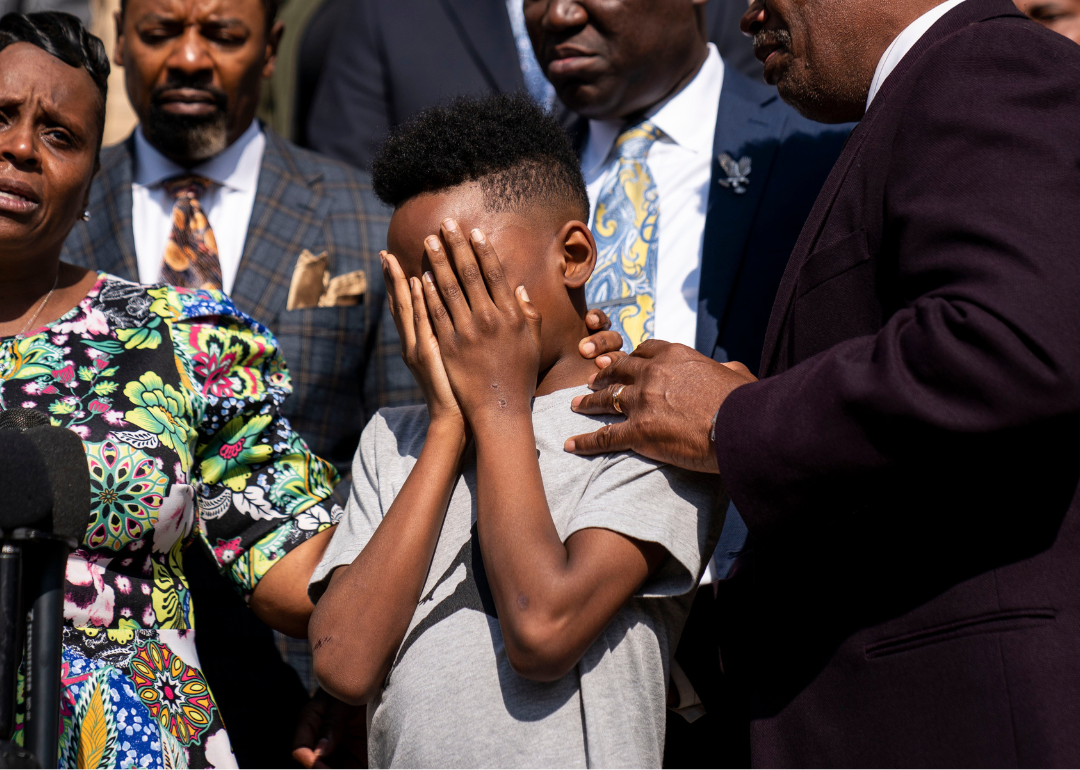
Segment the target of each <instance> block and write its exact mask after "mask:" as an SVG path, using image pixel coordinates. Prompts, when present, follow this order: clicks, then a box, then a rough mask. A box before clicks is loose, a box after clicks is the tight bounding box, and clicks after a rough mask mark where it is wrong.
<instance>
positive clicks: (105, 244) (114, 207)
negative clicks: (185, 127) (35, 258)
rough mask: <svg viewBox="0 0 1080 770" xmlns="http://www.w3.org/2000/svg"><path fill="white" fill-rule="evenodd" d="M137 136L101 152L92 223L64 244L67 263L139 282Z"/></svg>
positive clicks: (79, 227)
mask: <svg viewBox="0 0 1080 770" xmlns="http://www.w3.org/2000/svg"><path fill="white" fill-rule="evenodd" d="M134 153H135V138H134V135H132V136H129V137H128V138H127V140H126V141H124V142H122V143H121V144H118V145H115V146H113V147H107V148H105V149H104V150H102V152H101V169H100V170H99V171H98V175H97V178H96V179H95V180H94V184H93V187H91V190H90V205H89V211H90V219H89V221H87V222H79V223H78V224H76V226H75V228H74V229H73V230H72V231H71V235H69V236H68V239H67V242H66V243H65V244H64V255H63V259H65V260H67V261H71V262H75V263H76V264H81V265H85V266H87V267H89V268H91V269H92V270H103V271H105V272H107V273H112V274H113V275H116V276H118V277H120V278H126V279H128V280H131V281H138V280H139V265H138V260H137V259H136V258H135V233H134V230H133V229H132V224H131V221H132V220H131V179H132V174H133V171H132V169H133V165H134Z"/></svg>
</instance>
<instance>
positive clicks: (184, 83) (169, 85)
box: [150, 78, 229, 112]
mask: <svg viewBox="0 0 1080 770" xmlns="http://www.w3.org/2000/svg"><path fill="white" fill-rule="evenodd" d="M179 89H188V90H191V91H199V92H201V93H204V94H206V95H207V96H208V97H210V100H211V101H212V102H213V104H214V106H216V107H217V108H218V110H220V111H221V112H225V111H226V109H227V108H228V105H229V97H228V96H226V94H225V92H224V91H222V90H221V89H220V88H215V87H214V86H211V85H207V84H206V83H203V82H198V81H195V80H189V79H181V78H177V79H173V80H169V81H168V82H166V83H163V84H161V85H159V86H154V88H153V90H151V91H150V103H151V104H153V105H154V106H157V107H160V106H161V104H162V103H163V97H164V95H165V94H166V93H167V92H169V91H176V90H179Z"/></svg>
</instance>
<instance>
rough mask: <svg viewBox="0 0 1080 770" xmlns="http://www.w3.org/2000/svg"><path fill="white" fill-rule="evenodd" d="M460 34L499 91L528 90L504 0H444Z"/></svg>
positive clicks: (493, 85) (486, 75)
mask: <svg viewBox="0 0 1080 770" xmlns="http://www.w3.org/2000/svg"><path fill="white" fill-rule="evenodd" d="M441 1H442V4H443V5H444V6H446V11H447V14H448V15H449V17H450V21H451V23H452V24H453V25H454V28H455V29H456V31H457V33H458V35H460V36H461V39H462V40H463V41H464V43H465V47H466V48H467V49H468V51H469V53H470V54H471V55H472V57H473V59H474V60H475V61H476V63H477V64H478V65H479V66H480V69H481V70H482V71H483V73H484V76H485V77H486V78H487V80H488V82H489V83H490V84H491V87H492V89H493V90H495V91H499V92H504V93H508V92H511V91H522V90H524V89H525V78H524V76H523V75H522V74H521V63H520V62H519V61H518V56H517V44H516V43H515V41H514V30H513V29H512V28H511V27H510V17H509V16H507V14H506V5H505V3H504V2H503V0H441Z"/></svg>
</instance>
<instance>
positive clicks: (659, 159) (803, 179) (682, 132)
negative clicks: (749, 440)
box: [525, 0, 848, 766]
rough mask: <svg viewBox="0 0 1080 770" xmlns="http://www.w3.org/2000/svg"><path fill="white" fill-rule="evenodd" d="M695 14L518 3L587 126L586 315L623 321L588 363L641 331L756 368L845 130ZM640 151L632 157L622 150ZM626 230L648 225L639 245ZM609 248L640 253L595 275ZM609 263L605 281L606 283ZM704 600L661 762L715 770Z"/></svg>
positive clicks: (720, 572) (590, 3)
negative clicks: (788, 93) (785, 89)
mask: <svg viewBox="0 0 1080 770" xmlns="http://www.w3.org/2000/svg"><path fill="white" fill-rule="evenodd" d="M705 12H706V3H705V0H665V2H659V3H656V2H650V3H647V2H641V1H640V0H626V2H622V3H616V4H612V3H605V2H599V1H598V0H533V2H529V3H526V5H525V16H526V23H527V25H528V28H529V33H530V36H531V38H532V41H533V45H534V47H535V49H536V52H537V58H538V59H539V61H540V64H541V66H542V67H543V68H544V71H545V73H546V74H547V76H548V77H549V78H550V79H551V81H552V83H553V84H554V86H555V89H556V92H557V93H558V96H559V98H560V99H561V101H562V102H563V103H564V104H565V105H566V106H567V107H568V108H569V109H571V110H573V111H574V112H576V113H578V114H579V115H581V116H583V123H585V125H583V126H581V128H582V132H581V134H582V139H581V141H580V148H581V157H582V169H583V171H584V173H585V180H586V183H587V185H588V190H589V197H590V204H591V208H592V211H593V222H592V223H591V225H592V229H593V232H594V234H596V237H597V244H598V247H599V248H600V251H601V253H602V255H601V258H600V259H599V260H598V267H597V273H595V274H594V278H593V283H594V284H595V283H597V282H598V276H599V280H603V281H605V282H606V283H608V284H610V285H611V286H615V285H617V284H618V285H621V286H622V287H623V290H622V291H621V293H620V290H618V289H615V295H614V296H609V292H608V291H607V290H604V292H600V291H596V290H594V289H593V286H592V285H590V290H589V292H590V293H588V298H589V301H590V305H591V306H592V307H596V308H599V309H602V310H604V311H605V312H606V313H607V314H608V315H609V316H611V318H612V321H613V322H614V323H615V325H616V327H617V328H618V327H619V319H620V318H621V317H624V316H626V317H627V322H626V325H625V328H622V329H621V331H622V332H623V334H622V335H620V336H616V335H615V334H614V333H613V332H608V333H604V334H600V335H596V336H595V337H593V338H590V339H588V340H585V341H583V348H582V352H583V353H584V354H586V355H590V356H593V355H597V354H598V350H597V349H596V348H593V349H591V350H589V349H586V348H587V347H588V346H589V345H597V346H599V350H600V351H603V350H611V349H617V348H618V347H620V346H621V347H622V348H623V350H625V351H629V350H630V349H631V348H632V347H634V346H636V345H637V344H638V343H639V342H641V341H642V336H641V334H642V332H643V331H644V334H645V337H646V338H648V337H653V338H657V339H663V340H667V341H670V342H679V343H683V344H685V345H687V346H688V347H691V348H696V349H697V350H698V351H700V352H701V353H703V354H704V355H706V356H708V357H710V358H712V359H715V360H717V361H728V360H739V361H745V362H747V363H748V364H749V365H754V366H756V362H757V360H758V359H759V358H760V355H761V348H762V343H763V341H764V338H765V329H766V326H767V325H768V320H769V311H770V309H771V307H772V304H773V298H774V297H775V295H776V289H777V286H778V285H779V283H780V278H781V276H782V274H783V272H784V267H785V265H786V264H787V260H788V256H789V255H790V254H791V250H792V247H793V246H794V245H795V241H796V238H797V237H798V234H799V231H800V229H801V228H802V225H803V222H804V221H805V219H806V217H807V215H808V214H809V212H810V208H811V206H812V205H813V202H814V199H815V198H816V197H817V194H818V192H819V191H820V189H821V186H822V184H823V183H824V181H825V178H826V176H827V175H828V173H829V171H830V169H831V168H832V166H833V163H834V161H835V160H836V157H837V156H838V155H839V153H840V150H841V148H842V146H843V144H844V140H845V139H846V137H847V135H848V128H847V127H846V126H840V127H838V126H825V125H822V124H819V123H814V122H812V121H809V120H807V119H805V118H803V117H801V116H800V115H799V114H798V113H797V112H795V110H793V109H792V108H790V107H788V106H787V105H786V104H784V103H783V102H782V101H781V100H780V99H779V97H778V96H777V93H776V90H775V89H774V88H772V87H770V86H767V85H765V84H763V83H761V82H760V81H755V80H752V79H750V78H748V77H747V76H746V75H743V74H742V73H740V72H739V71H738V70H737V69H736V68H735V67H733V66H731V65H729V64H728V63H727V62H726V61H725V60H724V59H723V58H722V57H721V56H720V54H719V52H718V50H717V48H716V46H715V45H713V44H712V43H710V42H708V33H707V24H706V21H707V20H706V13H705ZM643 143H644V144H643ZM635 144H636V145H637V146H638V147H639V152H638V157H636V158H631V157H629V155H633V153H628V152H626V151H624V149H623V148H627V147H631V146H632V145H635ZM646 145H647V146H646ZM626 179H630V180H631V181H629V182H627V183H626V185H624V184H623V180H626ZM642 180H645V181H644V182H643V181H642ZM627 185H628V186H627ZM635 191H637V192H635ZM635 201H636V203H635ZM635 218H636V219H637V220H638V221H644V222H653V225H651V226H650V227H648V228H645V229H643V230H642V231H641V232H638V230H636V229H635V225H634V222H633V220H634V219H635ZM628 230H629V231H632V232H628ZM609 243H610V246H611V248H612V249H615V250H617V249H618V248H620V244H627V243H634V244H636V245H632V246H629V247H627V253H626V254H622V255H614V254H612V255H611V256H610V258H609V259H607V260H606V261H605V260H604V258H603V254H604V253H606V251H605V250H606V249H607V246H606V245H605V244H609ZM646 253H647V254H648V256H647V258H646V256H645V255H646ZM639 258H640V261H641V262H642V266H641V268H642V269H641V270H638V269H637V268H636V267H635V268H634V274H633V275H628V274H625V275H624V274H621V273H619V271H620V270H621V269H622V268H620V267H618V265H619V264H621V263H624V262H627V261H630V262H632V261H634V260H636V259H639ZM605 263H606V264H610V265H611V266H612V269H613V270H614V271H615V273H612V272H610V271H609V272H607V273H603V274H601V271H603V270H605V268H604V267H603V265H604V264H605ZM617 273H619V274H617ZM643 281H644V283H643ZM645 283H647V284H648V285H644V284H645ZM630 287H634V289H633V291H631V290H630ZM633 302H636V303H637V305H635V306H633V307H631V306H630V305H629V304H627V303H633ZM638 306H640V312H639V310H638ZM629 316H633V319H631V318H629ZM635 324H636V328H638V331H635V330H634V328H631V327H635ZM646 330H647V331H646ZM729 522H730V523H729V525H728V528H727V531H725V536H724V538H723V539H722V540H721V547H720V549H718V551H717V556H716V557H714V559H713V562H712V564H711V565H710V567H709V570H708V571H707V573H706V576H705V580H706V581H707V582H712V581H715V580H717V579H719V578H722V577H725V576H726V574H727V565H728V564H729V563H730V554H731V552H732V551H738V550H739V548H740V547H741V544H742V538H743V536H744V534H745V529H743V528H742V527H741V526H740V525H741V522H740V521H739V520H738V517H737V516H736V515H734V512H731V513H729ZM713 601H714V591H713V590H711V589H709V590H703V591H701V592H700V593H699V596H698V600H697V603H696V605H695V610H694V612H693V613H692V615H691V619H690V621H689V623H688V627H687V631H686V633H685V634H684V638H683V642H682V645H681V647H680V650H679V653H678V655H677V656H676V657H677V660H678V662H679V664H680V665H681V667H682V668H683V669H685V673H686V674H687V675H688V677H689V680H690V682H691V683H692V684H693V689H694V690H696V695H697V696H698V697H700V699H701V700H702V701H703V702H704V707H705V709H706V710H707V712H708V713H707V716H704V717H701V718H700V719H699V720H696V721H695V723H694V724H693V725H692V726H688V725H687V723H686V722H685V721H680V720H678V719H673V720H671V721H670V728H669V740H668V751H667V758H666V763H667V764H674V765H678V766H686V765H693V764H695V763H698V762H701V763H706V764H707V765H709V766H711V765H712V764H713V763H715V762H716V761H717V754H716V740H715V738H716V734H717V731H723V730H724V729H726V727H727V726H728V725H730V724H732V723H733V720H731V719H729V718H728V716H727V715H726V712H727V709H728V708H729V707H730V706H731V704H730V702H728V700H729V699H727V698H726V697H725V696H724V692H725V689H726V684H725V683H724V681H723V679H722V677H721V675H720V665H719V658H718V655H717V632H718V630H719V629H716V628H715V626H714V622H713V618H714V613H713V610H712V603H713ZM675 681H676V683H677V684H678V683H680V682H681V683H682V684H683V685H684V686H683V687H682V688H681V690H682V692H683V694H684V697H683V698H682V706H683V707H684V711H685V712H686V714H687V716H693V715H694V711H695V709H694V708H693V706H694V701H695V700H696V698H695V693H694V692H693V691H691V690H690V688H688V687H685V680H682V679H681V674H677V675H676V680H675ZM687 707H689V708H687ZM696 711H697V713H698V714H700V708H698V709H697V710H696ZM724 742H726V743H729V744H731V745H734V744H735V743H736V741H734V740H728V741H724ZM739 745H745V740H744V741H742V742H741V743H740V744H739ZM731 761H732V762H739V761H740V758H739V757H737V756H732V757H731Z"/></svg>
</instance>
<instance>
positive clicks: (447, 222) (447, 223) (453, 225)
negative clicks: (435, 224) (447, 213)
mask: <svg viewBox="0 0 1080 770" xmlns="http://www.w3.org/2000/svg"><path fill="white" fill-rule="evenodd" d="M442 226H443V227H445V228H446V232H448V233H454V232H457V222H455V221H454V220H453V219H451V218H450V217H447V218H446V219H444V220H443V223H442Z"/></svg>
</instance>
